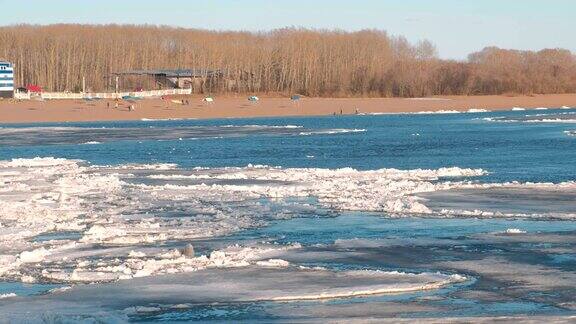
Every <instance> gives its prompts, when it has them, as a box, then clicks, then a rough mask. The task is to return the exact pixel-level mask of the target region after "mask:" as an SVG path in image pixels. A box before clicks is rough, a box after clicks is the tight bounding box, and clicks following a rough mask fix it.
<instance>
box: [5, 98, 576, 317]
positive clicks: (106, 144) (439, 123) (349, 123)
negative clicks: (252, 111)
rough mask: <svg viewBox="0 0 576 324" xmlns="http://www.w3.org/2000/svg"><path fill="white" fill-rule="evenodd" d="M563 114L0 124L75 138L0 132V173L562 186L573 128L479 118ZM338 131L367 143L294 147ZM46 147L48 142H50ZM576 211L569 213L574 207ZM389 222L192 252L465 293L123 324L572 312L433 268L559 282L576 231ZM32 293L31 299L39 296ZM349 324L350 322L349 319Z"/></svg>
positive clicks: (499, 283) (219, 308)
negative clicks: (298, 170) (187, 173)
mask: <svg viewBox="0 0 576 324" xmlns="http://www.w3.org/2000/svg"><path fill="white" fill-rule="evenodd" d="M564 112H566V110H547V111H545V112H543V111H538V112H529V111H507V112H492V113H479V114H442V115H440V114H436V115H379V116H325V117H306V118H301V117H292V118H252V119H218V120H182V121H146V122H145V121H126V122H98V123H53V124H34V125H0V127H3V128H4V129H6V128H22V129H26V128H30V127H78V128H80V130H77V131H74V132H72V133H68V134H65V135H61V136H60V135H59V136H52V135H53V134H54V131H53V130H50V128H46V129H39V130H34V131H32V132H30V133H29V134H24V135H19V136H20V137H19V138H18V139H17V140H15V138H14V137H13V138H10V136H11V135H10V134H9V133H7V135H6V134H5V135H3V136H4V139H0V160H6V159H12V158H32V157H37V156H40V157H48V156H52V157H62V158H68V159H80V160H84V161H87V162H88V163H91V164H98V165H120V164H126V163H176V164H178V165H179V166H180V167H183V168H186V167H198V166H201V167H228V166H239V167H242V166H246V165H248V164H264V165H271V166H282V167H310V168H342V167H352V168H356V169H359V170H374V169H380V168H398V169H417V168H424V169H437V168H440V167H450V166H457V167H461V168H481V169H484V170H486V171H488V172H489V173H488V174H487V175H485V176H482V177H479V178H475V180H476V181H480V182H508V181H519V182H554V183H559V182H564V181H574V180H576V163H574V162H575V161H576V137H573V136H572V137H571V136H567V135H566V134H565V131H568V130H573V129H576V126H575V124H569V123H558V124H555V123H522V122H494V121H487V120H484V119H483V118H485V117H505V118H509V119H510V118H512V117H514V118H516V117H524V116H525V115H531V114H534V115H535V114H550V115H554V114H556V113H564ZM226 125H233V126H248V127H246V128H242V127H239V128H237V129H236V131H234V130H233V131H230V130H229V129H228V128H227V127H226V128H222V127H221V126H226ZM250 125H273V126H282V125H297V126H301V128H296V129H258V130H251V126H250ZM252 128H253V127H252ZM82 129H85V131H82ZM335 129H348V130H354V129H356V130H358V129H364V130H365V131H364V132H349V133H338V134H327V133H325V134H313V135H309V136H304V135H301V134H300V133H301V132H308V131H320V132H321V131H323V130H335ZM1 132H2V128H0V133H1ZM45 134H52V135H51V136H52V137H51V136H46V135H45ZM107 134H108V135H109V136H108V135H107ZM135 134H139V135H135ZM89 141H97V142H99V144H95V145H86V144H83V143H86V142H89ZM295 203H298V200H295ZM574 209H575V211H576V203H575V208H574ZM388 216H389V215H382V214H379V213H363V212H330V211H326V213H325V214H318V215H310V214H303V215H300V217H296V218H292V219H288V220H276V221H273V222H270V223H269V224H268V225H267V226H265V227H261V228H253V229H249V230H245V231H242V232H239V233H234V234H231V235H229V236H227V237H223V238H214V240H213V241H211V240H206V241H203V242H198V243H197V245H196V246H197V249H198V251H203V252H206V253H209V252H210V250H212V247H214V248H216V247H220V246H221V245H222V244H223V243H222V242H225V243H226V244H228V243H238V244H242V243H243V242H248V241H255V240H256V241H259V240H261V241H266V242H275V243H278V244H289V243H300V244H302V245H303V246H304V247H305V248H306V251H308V252H309V253H311V255H315V254H314V253H324V254H331V255H332V254H334V255H338V256H337V257H331V258H328V259H324V260H314V259H313V258H312V257H310V256H309V255H306V254H303V255H295V256H293V259H291V260H290V261H291V262H297V263H301V264H305V265H309V266H324V267H329V268H333V269H336V270H338V269H368V268H369V269H385V270H406V271H442V272H448V273H450V272H454V273H462V272H464V274H466V275H469V276H470V277H471V278H473V281H472V282H469V283H467V284H464V285H460V286H456V287H451V288H448V289H441V290H439V291H433V292H424V293H415V294H405V295H397V296H380V297H370V298H351V299H344V300H335V301H327V302H299V303H270V302H265V303H264V302H263V303H247V304H222V305H195V306H194V307H193V308H191V309H187V310H182V311H175V310H165V311H160V312H158V313H154V314H148V315H145V316H144V315H143V316H139V317H138V316H136V317H132V318H131V319H132V320H135V321H158V320H163V321H175V320H182V321H183V320H210V319H212V320H228V321H246V320H260V321H264V322H266V321H273V320H282V321H290V320H297V319H308V320H318V319H319V318H322V317H325V316H326V315H325V316H322V315H318V313H317V312H316V311H319V310H326V312H329V313H330V310H331V309H332V308H331V307H335V308H338V307H339V306H341V305H342V304H344V305H347V307H348V306H350V305H352V306H357V305H361V304H369V305H372V306H373V308H379V307H380V308H383V309H388V308H390V307H392V308H393V307H394V305H396V304H395V303H407V304H410V305H415V306H427V307H440V308H441V309H443V312H440V313H439V312H434V311H426V310H421V311H409V310H406V311H399V312H398V313H395V314H393V316H403V317H428V316H494V315H502V316H504V315H534V314H539V315H570V314H574V313H575V311H574V308H570V307H564V306H561V305H565V304H566V303H569V302H573V298H574V297H576V290H575V289H574V288H573V287H574V285H576V282H572V287H561V288H558V289H556V288H555V289H548V288H547V287H540V288H539V287H532V288H529V289H528V291H526V290H515V289H514V282H515V281H514V280H509V279H504V278H498V279H495V278H494V277H491V275H490V274H488V273H485V272H482V271H480V270H478V271H476V270H465V269H464V268H456V267H455V266H454V267H452V266H451V265H446V264H444V263H443V262H448V261H469V262H475V261H476V260H481V259H483V258H492V257H494V258H498V260H500V259H505V260H508V261H509V262H515V263H518V264H526V265H538V266H542V267H549V268H550V269H553V270H554V271H558V273H569V274H571V275H573V274H574V268H573V266H574V255H575V252H576V251H575V249H576V244H575V242H574V240H573V239H571V238H572V237H574V234H576V222H574V221H570V220H568V221H566V220H564V221H552V220H526V219H478V218H455V219H442V218H434V217H431V218H420V217H410V215H407V216H406V217H404V218H390V217H388ZM509 228H519V229H522V230H525V231H527V232H528V233H531V235H532V236H530V237H529V238H523V237H522V236H520V237H519V238H506V237H503V236H501V235H500V234H498V233H502V232H504V231H506V230H507V229H509ZM70 235H71V236H70ZM77 237H78V234H77V233H72V234H70V233H69V234H66V235H64V236H62V235H61V234H58V233H56V234H48V235H43V236H40V237H37V238H36V240H37V241H47V240H61V239H74V238H77ZM564 238H566V239H565V240H564ZM347 240H367V241H370V242H377V243H385V244H382V245H376V247H374V246H373V245H366V246H363V245H362V244H360V245H358V246H348V247H342V246H340V245H338V242H346V241H347ZM463 269H464V270H463ZM519 275H520V274H519ZM520 279H521V278H518V280H520ZM4 285H6V284H4ZM1 287H2V286H0V288H1ZM11 287H12V286H11ZM510 287H512V288H510ZM11 289H12V288H11ZM34 289H35V290H34V292H36V291H42V290H43V289H44V288H38V289H39V290H36V288H34ZM486 296H490V297H486ZM353 309H354V310H356V311H357V312H360V313H361V312H362V311H361V310H360V309H356V308H353ZM299 312H302V314H305V315H302V316H304V317H298V316H295V314H299ZM351 314H355V315H354V316H358V314H356V313H354V311H352V313H351ZM360 315H362V314H360ZM364 315H366V316H368V317H370V316H371V315H372V316H375V318H378V317H379V316H382V317H385V316H386V315H385V314H380V313H378V314H364ZM351 316H352V315H351ZM354 318H356V317H354Z"/></svg>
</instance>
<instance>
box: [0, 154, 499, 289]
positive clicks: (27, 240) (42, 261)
mask: <svg viewBox="0 0 576 324" xmlns="http://www.w3.org/2000/svg"><path fill="white" fill-rule="evenodd" d="M486 173H487V172H486V171H484V170H481V169H466V168H458V167H451V168H440V169H436V170H425V169H416V170H398V169H380V170H371V171H359V170H355V169H352V168H342V169H334V170H330V169H318V168H279V167H270V166H263V165H249V166H247V167H242V168H238V167H233V168H232V167H231V168H194V169H179V168H178V167H177V166H176V165H173V164H156V165H154V164H152V165H137V164H135V165H120V166H91V165H88V164H86V163H83V162H81V161H75V160H67V159H55V158H35V159H15V160H10V161H0V224H1V225H0V278H2V277H6V278H7V277H10V278H21V280H22V281H34V280H50V281H59V282H106V281H115V280H123V279H132V278H137V277H145V276H154V275H159V274H173V273H183V272H193V271H198V270H202V269H210V268H214V267H216V268H217V267H246V266H262V267H279V266H289V265H287V264H286V263H284V262H283V261H282V260H281V259H282V258H281V257H278V251H279V250H283V249H291V248H298V247H297V246H296V247H295V246H284V247H283V246H275V247H270V246H264V247H252V248H248V247H236V248H228V249H221V250H217V251H213V252H211V253H210V254H209V255H195V254H194V253H187V252H186V250H185V247H186V245H187V243H188V242H190V241H192V240H195V239H200V238H211V237H215V236H222V235H227V234H230V233H234V232H237V231H240V230H243V229H247V228H253V227H258V226H263V225H265V224H266V223H267V222H269V221H272V220H277V219H286V218H291V217H298V215H299V214H300V213H312V214H315V215H319V214H321V213H322V212H321V210H334V211H338V210H355V211H374V212H382V213H385V214H391V215H395V216H401V215H413V214H419V215H438V213H439V212H437V211H433V210H431V209H430V208H429V207H427V206H426V202H425V201H424V200H423V199H421V198H420V197H417V196H416V194H420V193H427V192H436V191H440V190H451V189H459V188H477V187H481V188H484V187H485V186H487V185H481V184H477V183H474V182H471V181H470V180H469V179H467V178H471V177H472V178H473V177H478V176H482V175H484V174H486ZM490 186H494V185H490ZM297 197H302V198H308V197H314V198H315V202H314V203H313V204H310V203H303V204H299V205H298V206H294V205H292V204H290V203H289V202H288V200H289V198H297ZM269 204H275V206H276V208H270V205H269ZM446 215H451V214H450V211H447V212H446ZM70 231H73V232H77V233H79V235H78V237H74V236H73V237H68V236H64V237H63V238H61V239H57V240H48V241H42V240H38V241H36V240H35V237H37V236H38V235H40V234H46V233H58V232H70ZM168 241H170V242H182V243H181V245H182V248H184V249H181V248H180V249H179V248H162V247H161V246H160V244H161V243H163V242H168ZM258 262H260V263H258Z"/></svg>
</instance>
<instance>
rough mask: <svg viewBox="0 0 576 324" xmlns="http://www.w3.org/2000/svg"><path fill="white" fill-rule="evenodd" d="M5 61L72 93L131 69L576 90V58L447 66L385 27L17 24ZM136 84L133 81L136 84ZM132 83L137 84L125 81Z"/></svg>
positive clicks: (446, 90) (389, 86) (230, 88)
mask: <svg viewBox="0 0 576 324" xmlns="http://www.w3.org/2000/svg"><path fill="white" fill-rule="evenodd" d="M0 58H4V59H7V60H10V61H12V62H13V63H15V64H16V69H15V77H16V82H17V83H18V84H20V85H23V84H29V83H32V84H38V85H41V86H42V87H44V88H45V89H47V90H51V91H65V90H67V91H75V90H78V89H79V88H80V86H81V84H82V77H83V76H84V77H85V78H86V83H87V85H88V87H89V88H90V89H91V90H93V91H101V90H106V89H110V73H111V72H117V71H125V70H132V69H175V68H205V69H214V70H220V71H222V73H223V75H222V78H221V79H222V80H226V82H224V81H222V80H220V81H218V80H216V81H212V82H207V83H206V84H205V86H204V87H205V89H203V90H204V92H210V93H277V94H294V93H299V94H302V95H307V96H383V97H392V96H400V97H420V96H427V95H456V94H463V95H476V94H540V93H566V92H576V56H575V55H573V54H572V53H571V52H570V51H568V50H562V49H547V50H542V51H539V52H531V51H517V50H504V49H499V48H494V47H489V48H485V49H484V50H482V51H480V52H477V53H472V54H470V56H469V58H468V60H467V61H451V60H442V59H439V58H438V57H437V54H436V49H435V47H434V45H433V44H431V43H430V42H427V41H423V42H418V43H410V42H408V41H407V40H406V39H404V38H402V37H392V36H390V35H388V34H387V33H386V32H384V31H376V30H365V31H359V32H344V31H333V30H308V29H294V28H288V29H280V30H274V31H270V32H262V33H251V32H218V31H207V30H196V29H180V28H172V27H155V26H118V25H107V26H91V25H51V26H29V25H19V26H10V27H1V28H0ZM135 82H136V81H135ZM124 86H134V84H130V85H124Z"/></svg>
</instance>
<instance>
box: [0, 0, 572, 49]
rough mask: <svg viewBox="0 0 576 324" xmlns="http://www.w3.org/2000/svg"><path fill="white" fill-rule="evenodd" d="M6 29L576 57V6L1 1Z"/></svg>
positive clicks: (381, 0)
mask: <svg viewBox="0 0 576 324" xmlns="http://www.w3.org/2000/svg"><path fill="white" fill-rule="evenodd" d="M0 5H1V6H2V7H1V8H2V9H1V11H2V18H1V20H0V25H11V24H18V23H30V24H52V23H97V24H106V23H118V24H121V23H129V24H157V25H172V26H180V27H193V28H204V29H218V30H250V31H257V30H270V29H274V28H281V27H287V26H297V27H309V28H330V29H331V28H339V29H344V30H351V31H352V30H359V29H365V28H375V29H382V30H386V31H388V32H389V33H390V34H392V35H403V36H406V37H407V38H408V39H409V40H410V41H418V40H421V39H428V40H430V41H432V42H433V43H434V44H436V45H437V47H438V52H439V54H440V56H441V57H443V58H456V59H463V58H465V57H466V55H467V54H468V53H470V52H473V51H477V50H480V49H482V48H483V47H485V46H489V45H495V46H499V47H503V48H516V49H542V48H550V47H552V48H555V47H562V48H567V49H570V50H572V51H574V52H576V34H575V31H576V0H284V1H279V0H276V1H272V0H169V1H162V0H152V1H149V0H18V1H16V0H0Z"/></svg>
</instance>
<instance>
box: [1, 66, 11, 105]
mask: <svg viewBox="0 0 576 324" xmlns="http://www.w3.org/2000/svg"><path fill="white" fill-rule="evenodd" d="M12 97H14V68H13V66H12V64H10V62H5V61H0V98H12Z"/></svg>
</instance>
